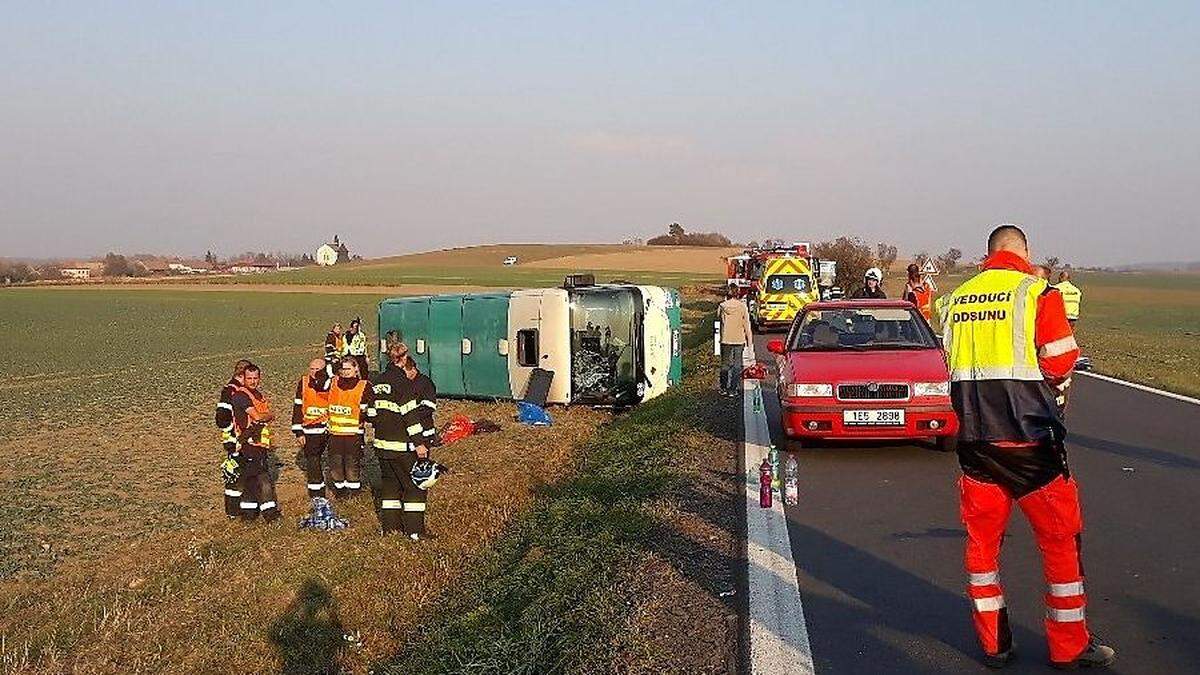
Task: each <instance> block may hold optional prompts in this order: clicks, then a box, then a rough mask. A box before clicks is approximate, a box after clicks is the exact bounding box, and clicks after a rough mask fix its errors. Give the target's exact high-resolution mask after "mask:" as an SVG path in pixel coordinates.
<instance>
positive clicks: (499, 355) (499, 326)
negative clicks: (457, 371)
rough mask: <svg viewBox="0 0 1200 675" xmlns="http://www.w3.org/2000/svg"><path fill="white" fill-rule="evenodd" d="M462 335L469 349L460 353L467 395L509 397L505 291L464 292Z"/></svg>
mask: <svg viewBox="0 0 1200 675" xmlns="http://www.w3.org/2000/svg"><path fill="white" fill-rule="evenodd" d="M462 325H463V332H462V334H463V337H464V338H466V339H467V340H469V341H470V351H469V352H468V353H466V354H463V357H462V362H463V382H464V389H465V391H466V395H467V396H475V397H481V398H511V397H512V389H511V387H510V385H509V382H508V350H507V348H505V349H504V350H503V351H502V350H501V345H502V344H503V345H504V346H505V347H507V344H508V339H507V338H508V294H507V293H505V294H503V295H500V294H495V295H483V294H480V295H467V296H464V297H463V305H462Z"/></svg>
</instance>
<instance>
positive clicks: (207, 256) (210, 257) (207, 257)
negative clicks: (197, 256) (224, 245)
mask: <svg viewBox="0 0 1200 675" xmlns="http://www.w3.org/2000/svg"><path fill="white" fill-rule="evenodd" d="M204 262H206V263H208V264H209V265H216V264H217V256H216V255H214V254H213V252H212V251H206V252H205V253H204Z"/></svg>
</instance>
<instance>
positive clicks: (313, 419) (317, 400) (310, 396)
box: [300, 375, 329, 428]
mask: <svg viewBox="0 0 1200 675" xmlns="http://www.w3.org/2000/svg"><path fill="white" fill-rule="evenodd" d="M300 411H301V414H302V415H303V417H302V418H301V421H300V424H302V425H303V426H305V427H307V428H324V427H325V425H326V423H328V422H329V392H328V391H320V390H318V389H315V388H313V386H312V379H311V378H310V377H309V376H307V375H305V376H303V377H301V378H300Z"/></svg>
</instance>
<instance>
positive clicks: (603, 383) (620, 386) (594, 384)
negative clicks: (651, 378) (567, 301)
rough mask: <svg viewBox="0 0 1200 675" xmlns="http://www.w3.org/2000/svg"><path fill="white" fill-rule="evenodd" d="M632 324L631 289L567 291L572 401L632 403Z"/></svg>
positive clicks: (633, 301) (634, 359)
mask: <svg viewBox="0 0 1200 675" xmlns="http://www.w3.org/2000/svg"><path fill="white" fill-rule="evenodd" d="M637 322H638V317H637V304H636V298H635V295H634V291H633V289H629V288H621V289H611V290H608V289H604V290H593V291H584V292H580V291H575V292H572V293H571V388H572V391H573V392H574V395H573V398H574V399H575V400H579V401H590V402H597V403H620V402H625V401H630V402H632V401H634V400H636V396H637V351H638V344H637Z"/></svg>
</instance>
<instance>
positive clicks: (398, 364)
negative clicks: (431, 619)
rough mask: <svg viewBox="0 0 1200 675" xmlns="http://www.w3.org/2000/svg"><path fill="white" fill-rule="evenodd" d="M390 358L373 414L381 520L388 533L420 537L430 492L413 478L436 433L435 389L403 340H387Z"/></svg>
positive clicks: (378, 386) (380, 379)
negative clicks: (427, 495) (409, 352)
mask: <svg viewBox="0 0 1200 675" xmlns="http://www.w3.org/2000/svg"><path fill="white" fill-rule="evenodd" d="M388 360H389V361H391V364H392V366H393V367H391V368H386V369H384V371H383V372H382V373H380V375H379V377H378V380H377V381H376V382H373V383H372V390H373V393H374V399H375V400H374V404H373V407H372V411H371V413H369V414H370V415H371V425H372V426H373V427H374V429H375V455H376V457H378V459H379V472H380V475H381V485H380V497H381V499H382V503H381V504H380V512H379V513H380V521H381V524H382V526H383V533H384V534H390V533H392V532H404V533H406V534H408V536H409V538H411V539H412V540H414V541H418V540H420V538H421V537H422V536H423V535H424V534H425V506H426V492H425V491H424V490H422V489H420V488H418V487H417V486H416V484H414V483H413V480H412V468H413V464H415V463H416V461H417V460H418V459H428V457H429V448H430V447H431V446H432V445H434V443H435V441H436V438H437V428H436V427H435V426H434V422H433V413H434V411H435V410H436V409H437V390H436V388H435V386H434V384H433V380H431V379H429V378H428V377H427V376H425V375H423V374H422V373H421V372H420V371H419V370H417V364H416V363H415V362H413V360H412V358H410V357H409V356H408V350H407V348H406V347H405V346H404V344H403V343H400V342H393V343H392V344H390V345H388Z"/></svg>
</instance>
